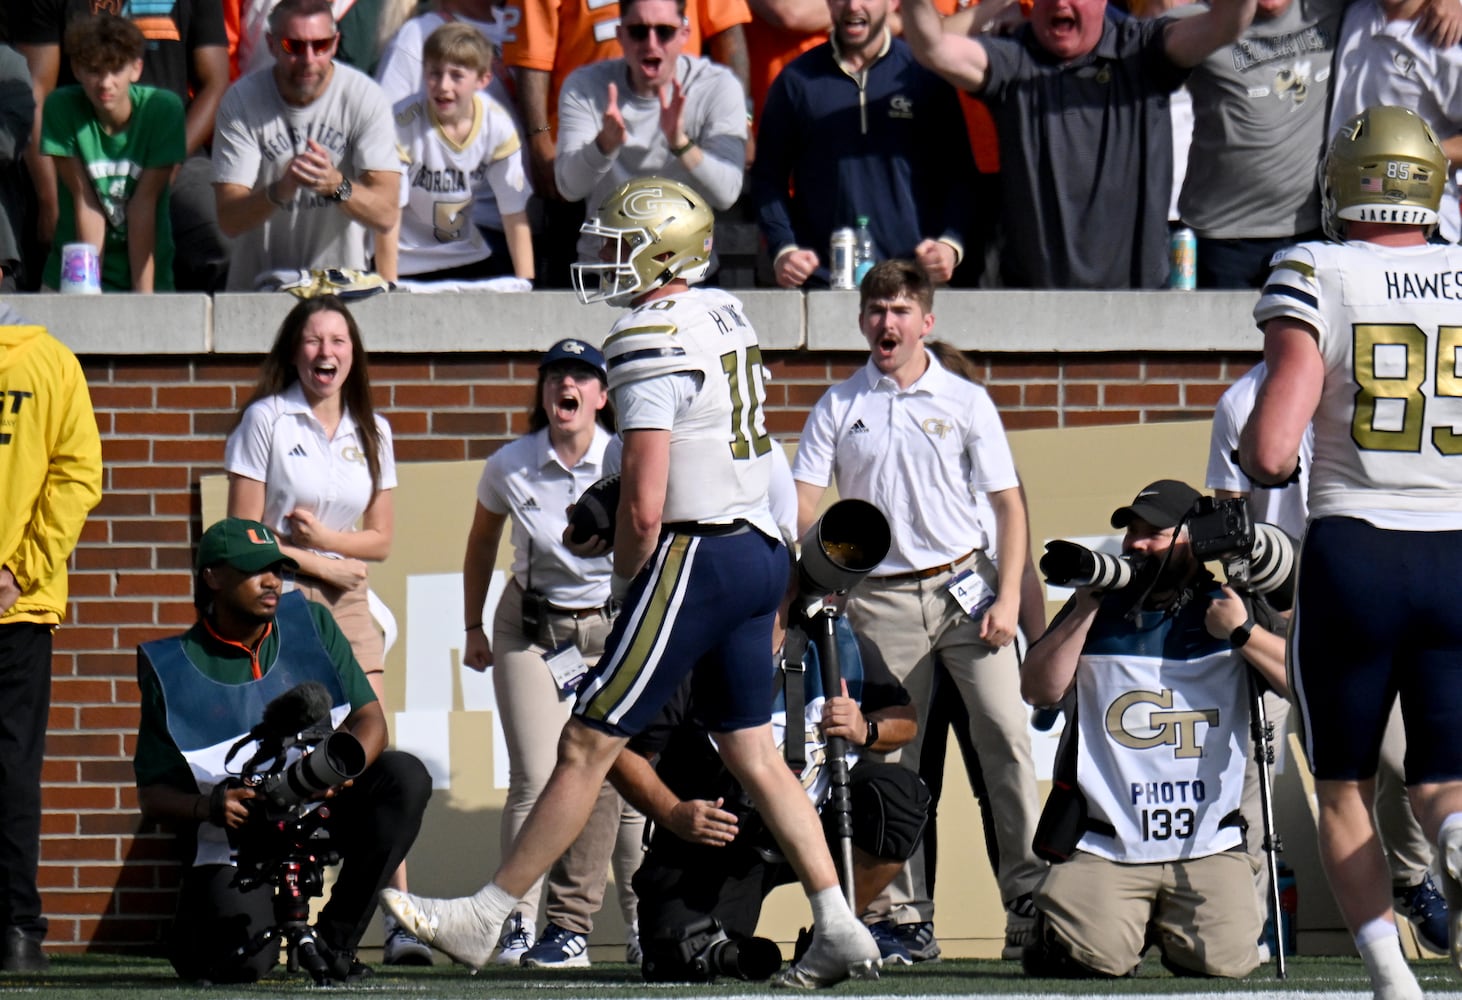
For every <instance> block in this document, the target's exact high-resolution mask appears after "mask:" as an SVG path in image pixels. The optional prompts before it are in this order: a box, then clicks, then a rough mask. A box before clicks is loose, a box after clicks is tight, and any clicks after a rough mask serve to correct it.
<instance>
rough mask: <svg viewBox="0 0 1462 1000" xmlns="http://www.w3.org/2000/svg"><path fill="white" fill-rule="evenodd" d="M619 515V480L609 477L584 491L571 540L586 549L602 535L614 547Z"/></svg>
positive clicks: (571, 524)
mask: <svg viewBox="0 0 1462 1000" xmlns="http://www.w3.org/2000/svg"><path fill="white" fill-rule="evenodd" d="M618 511H619V476H618V475H613V476H605V477H604V478H603V479H601V480H599V481H598V482H597V483H595V484H594V485H593V486H590V487H589V488H588V489H587V490H585V491H584V495H583V496H581V497H579V499H578V502H577V503H575V504H574V512H573V514H572V515H571V516H570V517H569V529H570V530H569V538H570V539H572V540H573V542H574V543H575V544H578V545H582V544H583V543H584V542H587V541H588V540H589V539H590V538H592V537H594V536H595V535H598V536H599V537H600V538H602V539H604V540H605V541H606V542H608V543H609V544H610V545H613V544H614V519H615V516H616V515H617V513H618Z"/></svg>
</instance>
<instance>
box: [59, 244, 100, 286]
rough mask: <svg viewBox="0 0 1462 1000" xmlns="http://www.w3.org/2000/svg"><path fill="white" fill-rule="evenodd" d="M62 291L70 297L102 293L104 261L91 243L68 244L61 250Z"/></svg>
mask: <svg viewBox="0 0 1462 1000" xmlns="http://www.w3.org/2000/svg"><path fill="white" fill-rule="evenodd" d="M61 291H63V292H65V293H66V294H68V295H100V294H101V293H102V261H101V254H100V253H99V252H98V251H97V248H96V247H94V246H92V245H91V244H90V243H67V244H66V245H65V246H63V247H62V248H61Z"/></svg>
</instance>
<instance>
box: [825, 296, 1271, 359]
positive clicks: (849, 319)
mask: <svg viewBox="0 0 1462 1000" xmlns="http://www.w3.org/2000/svg"><path fill="white" fill-rule="evenodd" d="M1258 298H1259V297H1258V293H1256V292H1244V291H1239V292H1046V291H943V292H939V293H938V294H936V295H935V297H934V315H935V324H934V335H935V336H937V337H938V338H939V339H941V340H946V341H949V342H950V343H952V344H954V345H955V346H957V347H960V348H963V349H964V350H967V351H989V352H997V353H998V352H1017V353H1026V352H1029V353H1035V354H1046V353H1090V352H1106V351H1236V350H1237V351H1258V350H1260V349H1261V348H1262V347H1263V342H1262V338H1261V337H1260V334H1259V331H1258V329H1257V328H1256V327H1255V326H1254V319H1253V315H1252V311H1253V308H1254V303H1255V302H1257V301H1258ZM866 346H867V345H866V344H865V343H864V341H863V337H862V335H861V334H860V333H859V332H858V296H857V293H856V292H810V293H807V348H808V349H809V350H813V351H854V350H862V349H864V348H865V347H866Z"/></svg>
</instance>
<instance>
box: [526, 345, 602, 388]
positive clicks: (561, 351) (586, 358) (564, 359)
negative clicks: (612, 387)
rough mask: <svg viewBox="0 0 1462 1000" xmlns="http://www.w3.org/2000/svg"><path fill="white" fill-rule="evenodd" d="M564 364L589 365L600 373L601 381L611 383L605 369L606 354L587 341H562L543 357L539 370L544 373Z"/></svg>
mask: <svg viewBox="0 0 1462 1000" xmlns="http://www.w3.org/2000/svg"><path fill="white" fill-rule="evenodd" d="M564 363H572V364H580V365H588V366H589V367H590V368H593V369H594V370H595V371H597V372H598V373H599V377H600V378H601V379H603V380H604V381H606V382H607V381H609V374H608V372H606V371H605V369H604V353H603V352H602V351H600V350H599V348H597V347H595V346H594V345H593V344H591V343H589V342H588V341H587V340H575V339H574V338H572V337H570V338H568V339H567V340H560V341H559V342H558V343H556V344H554V345H553V346H552V347H550V348H549V349H548V353H547V354H545V355H543V360H542V361H540V362H538V368H539V370H540V371H542V370H543V369H544V368H547V367H548V366H549V365H553V364H564Z"/></svg>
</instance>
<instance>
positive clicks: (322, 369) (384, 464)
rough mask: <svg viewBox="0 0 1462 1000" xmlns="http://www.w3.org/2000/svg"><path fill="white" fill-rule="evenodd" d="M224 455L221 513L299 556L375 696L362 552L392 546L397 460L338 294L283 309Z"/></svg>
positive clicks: (300, 583)
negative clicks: (261, 530) (262, 529)
mask: <svg viewBox="0 0 1462 1000" xmlns="http://www.w3.org/2000/svg"><path fill="white" fill-rule="evenodd" d="M224 466H225V468H227V470H228V512H229V515H230V516H232V517H247V518H251V519H253V520H257V521H262V522H263V523H264V524H267V525H268V526H269V527H271V528H273V529H274V530H275V531H276V532H278V533H279V537H280V542H281V544H280V551H281V552H283V553H284V554H285V555H288V556H290V557H292V558H293V559H294V560H295V561H296V562H298V563H299V570H298V572H297V573H296V574H295V581H294V583H295V587H296V588H298V589H299V590H301V591H303V592H304V594H305V596H306V597H308V598H309V599H310V600H312V601H319V602H320V603H321V604H324V605H326V606H327V607H329V608H330V610H331V611H333V612H334V614H335V621H336V623H337V624H338V625H339V626H340V630H341V631H342V632H344V633H345V636H346V638H347V639H349V640H350V647H351V649H352V650H354V652H355V658H356V659H357V660H358V661H360V666H361V669H362V670H364V671H365V674H366V677H367V678H369V680H370V682H371V687H372V688H373V689H374V690H375V692H376V697H377V698H380V697H382V695H383V693H384V692H383V672H384V668H385V652H384V642H383V638H382V635H381V630H380V628H379V627H377V625H376V623H375V621H374V620H373V619H372V618H371V612H370V605H369V603H368V600H367V596H366V595H367V592H368V590H369V587H368V585H367V582H366V577H367V570H366V563H367V562H380V561H381V560H383V559H385V558H386V556H388V555H389V554H390V552H391V533H392V530H393V517H392V507H391V490H392V489H394V488H395V486H396V460H395V457H394V455H393V454H392V449H391V427H390V425H389V424H388V423H386V420H385V418H384V417H381V416H378V415H377V414H376V412H375V410H374V408H373V407H372V405H371V386H370V375H369V373H368V371H367V369H366V356H365V348H364V347H363V346H362V344H361V339H360V328H359V327H357V326H356V323H355V319H354V317H352V316H351V315H350V311H349V310H348V309H347V308H346V306H345V304H344V303H343V302H341V301H340V300H339V299H338V298H336V297H335V296H333V295H325V296H320V297H318V298H313V299H305V300H303V301H301V302H300V303H299V305H297V306H295V307H294V308H293V309H292V310H290V313H289V315H288V316H286V317H285V319H284V322H283V323H282V324H281V325H280V327H279V334H278V336H276V337H275V338H274V346H273V347H272V348H270V350H269V355H268V357H266V358H265V359H264V365H263V369H262V371H261V372H260V375H259V383H258V385H256V386H255V387H254V392H253V394H252V395H251V396H250V397H249V401H248V403H247V404H245V406H244V409H243V411H242V412H241V413H240V414H239V419H238V423H237V425H236V426H235V427H234V429H233V432H232V433H230V434H229V436H228V444H227V445H226V446H225V448H224ZM357 523H359V528H357Z"/></svg>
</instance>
